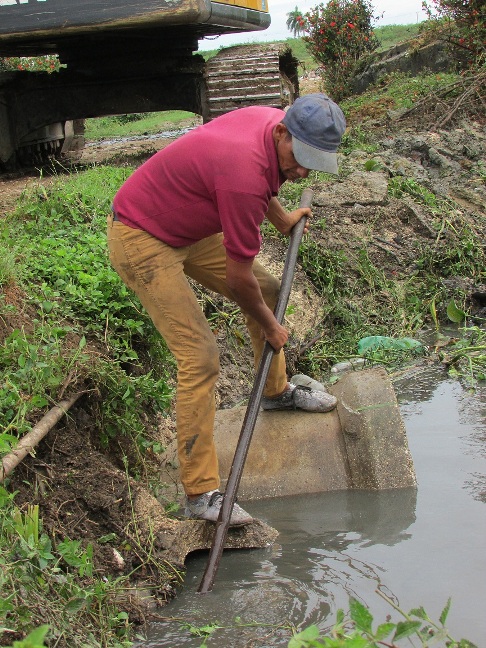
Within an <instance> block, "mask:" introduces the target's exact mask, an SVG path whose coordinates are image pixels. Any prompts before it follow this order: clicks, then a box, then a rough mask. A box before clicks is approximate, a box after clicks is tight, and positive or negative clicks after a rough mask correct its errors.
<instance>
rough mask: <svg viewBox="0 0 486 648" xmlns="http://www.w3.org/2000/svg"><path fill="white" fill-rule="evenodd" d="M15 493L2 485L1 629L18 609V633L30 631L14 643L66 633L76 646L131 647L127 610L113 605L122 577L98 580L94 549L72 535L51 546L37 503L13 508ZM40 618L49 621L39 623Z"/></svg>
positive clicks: (26, 646)
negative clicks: (111, 579)
mask: <svg viewBox="0 0 486 648" xmlns="http://www.w3.org/2000/svg"><path fill="white" fill-rule="evenodd" d="M14 497H15V495H14V494H12V493H8V492H7V491H6V490H5V489H4V488H3V487H1V486H0V504H1V506H0V529H1V534H0V561H1V564H2V574H1V576H0V592H1V596H0V599H1V601H2V602H1V604H0V625H1V626H2V630H3V632H4V633H5V632H6V631H7V632H8V631H9V628H10V624H11V619H12V614H13V613H15V616H14V618H15V631H16V633H23V634H25V635H26V637H25V639H23V640H22V641H18V642H15V643H14V644H13V645H17V646H19V648H32V647H33V646H44V642H47V640H48V641H49V644H48V645H53V643H56V644H57V642H58V641H59V640H60V639H61V638H62V637H69V641H68V644H69V646H72V647H73V648H84V646H86V645H90V646H93V648H102V647H104V648H106V647H108V646H110V647H111V648H128V646H129V645H131V642H129V641H128V633H129V631H130V626H129V624H128V623H127V616H126V613H124V612H120V610H119V609H117V608H116V604H115V599H116V594H117V593H120V592H121V590H122V589H123V588H124V587H125V583H124V579H122V578H121V579H119V580H118V581H103V580H97V579H95V578H94V577H93V561H92V548H91V547H90V546H89V545H88V546H87V547H83V546H82V543H81V542H80V541H72V540H69V539H65V540H64V541H62V542H60V543H58V545H57V546H53V543H52V541H51V540H50V538H49V537H48V536H47V535H46V534H45V533H43V532H42V523H41V520H40V519H39V511H38V508H37V507H36V506H28V507H27V510H26V511H25V512H22V511H21V510H19V509H18V508H17V507H15V505H14ZM53 592H56V597H54V598H53V596H52V593H53ZM48 596H50V598H51V601H50V604H49V605H47V604H46V597H48ZM120 615H122V616H120ZM123 615H124V616H123ZM40 619H42V620H43V621H45V625H42V626H40V627H37V628H35V626H36V624H37V623H38V620H40ZM33 627H34V630H32V628H33ZM7 636H8V634H7Z"/></svg>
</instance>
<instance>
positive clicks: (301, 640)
mask: <svg viewBox="0 0 486 648" xmlns="http://www.w3.org/2000/svg"><path fill="white" fill-rule="evenodd" d="M317 639H319V628H318V627H317V626H316V625H311V626H309V627H308V628H305V629H304V630H302V632H299V633H297V634H295V635H294V636H293V637H292V639H291V640H290V641H289V644H288V648H304V646H305V644H306V643H307V642H309V641H316V640H317Z"/></svg>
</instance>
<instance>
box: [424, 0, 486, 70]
mask: <svg viewBox="0 0 486 648" xmlns="http://www.w3.org/2000/svg"><path fill="white" fill-rule="evenodd" d="M422 5H423V8H424V9H425V11H426V12H427V17H428V20H429V22H428V23H427V24H426V29H428V30H429V31H433V32H434V35H435V36H436V37H437V36H439V37H442V38H443V39H445V40H447V42H449V43H450V44H451V46H452V49H453V50H456V52H458V51H459V52H462V54H466V55H467V57H468V58H469V60H470V61H472V62H476V61H479V60H481V59H483V60H484V54H485V52H486V17H485V13H484V2H483V1H482V0H431V2H427V1H425V0H424V2H422Z"/></svg>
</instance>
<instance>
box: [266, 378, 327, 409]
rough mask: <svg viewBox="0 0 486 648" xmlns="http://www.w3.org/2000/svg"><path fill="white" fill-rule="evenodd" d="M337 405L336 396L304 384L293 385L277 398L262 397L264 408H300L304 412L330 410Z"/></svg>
mask: <svg viewBox="0 0 486 648" xmlns="http://www.w3.org/2000/svg"><path fill="white" fill-rule="evenodd" d="M336 405H337V398H336V397H335V396H332V394H328V393H327V392H326V391H321V390H317V389H311V388H310V387H306V386H305V385H293V384H291V383H289V388H288V389H287V391H284V393H283V394H281V395H280V396H278V397H277V398H266V397H265V396H264V397H263V398H262V408H263V409H264V410H291V409H301V410H304V411H306V412H330V411H331V410H333V409H334V408H335V407H336Z"/></svg>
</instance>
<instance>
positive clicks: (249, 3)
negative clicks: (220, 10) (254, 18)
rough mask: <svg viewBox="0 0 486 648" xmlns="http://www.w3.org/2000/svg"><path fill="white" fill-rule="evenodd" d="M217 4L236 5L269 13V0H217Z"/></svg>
mask: <svg viewBox="0 0 486 648" xmlns="http://www.w3.org/2000/svg"><path fill="white" fill-rule="evenodd" d="M217 4H227V5H235V6H236V7H243V8H244V9H254V10H255V11H264V12H265V13H268V2H267V0H217Z"/></svg>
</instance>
